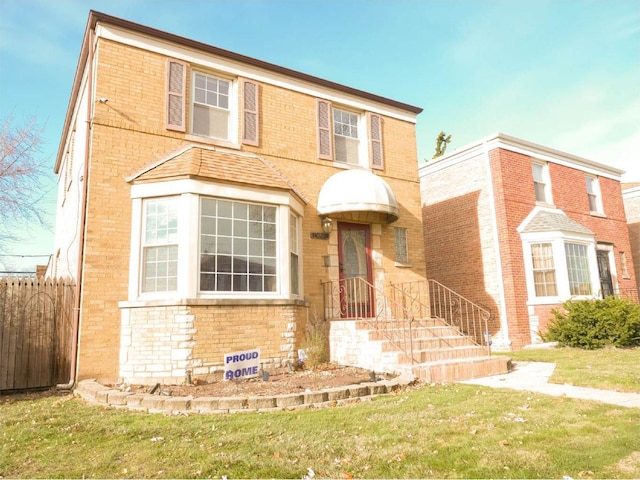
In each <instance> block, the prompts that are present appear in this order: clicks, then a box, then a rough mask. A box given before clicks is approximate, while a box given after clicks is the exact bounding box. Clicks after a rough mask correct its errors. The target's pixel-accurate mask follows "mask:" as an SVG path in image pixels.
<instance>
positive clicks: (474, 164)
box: [421, 155, 502, 342]
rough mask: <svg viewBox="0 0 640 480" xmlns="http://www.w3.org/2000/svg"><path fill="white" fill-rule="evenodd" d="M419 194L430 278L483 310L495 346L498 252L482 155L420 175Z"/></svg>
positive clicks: (498, 306)
mask: <svg viewBox="0 0 640 480" xmlns="http://www.w3.org/2000/svg"><path fill="white" fill-rule="evenodd" d="M421 191H422V193H421V195H422V198H423V202H424V203H423V207H422V215H423V224H424V227H423V228H424V245H425V247H424V248H425V257H426V265H427V272H428V275H429V278H431V279H434V280H437V281H438V282H440V283H443V284H444V285H445V286H447V287H449V288H451V289H453V290H455V291H456V292H457V293H459V294H461V295H463V296H464V297H466V298H468V299H469V300H471V301H473V302H474V303H478V304H480V305H482V306H483V307H485V308H488V309H489V310H490V311H491V312H492V318H491V324H490V326H489V328H490V331H491V333H492V335H493V336H494V340H495V341H496V342H497V340H498V339H497V338H496V336H498V337H499V336H500V335H499V330H500V320H501V313H500V312H501V307H502V296H501V291H500V272H499V270H498V268H499V263H498V253H499V252H498V251H497V248H496V245H497V243H496V237H495V232H494V225H495V222H494V220H493V213H492V205H491V191H490V188H489V177H488V173H487V170H486V162H485V160H484V156H482V155H478V156H475V157H471V158H468V159H466V160H464V161H461V162H457V163H455V164H452V165H451V166H449V167H447V168H443V169H440V170H436V171H434V172H432V173H429V174H428V175H427V176H423V177H422V179H421Z"/></svg>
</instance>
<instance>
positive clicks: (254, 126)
mask: <svg viewBox="0 0 640 480" xmlns="http://www.w3.org/2000/svg"><path fill="white" fill-rule="evenodd" d="M242 85H243V88H242V90H243V97H242V99H243V102H242V143H244V144H245V145H254V146H256V147H257V146H258V144H259V126H260V124H259V116H258V91H259V87H258V84H257V83H255V82H251V81H249V80H243V82H242Z"/></svg>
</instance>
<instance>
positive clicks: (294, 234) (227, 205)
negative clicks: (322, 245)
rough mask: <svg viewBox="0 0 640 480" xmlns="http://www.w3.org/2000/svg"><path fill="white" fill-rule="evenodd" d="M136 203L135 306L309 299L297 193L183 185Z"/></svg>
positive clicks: (152, 192)
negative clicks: (143, 303) (177, 301)
mask: <svg viewBox="0 0 640 480" xmlns="http://www.w3.org/2000/svg"><path fill="white" fill-rule="evenodd" d="M221 195H224V196H221ZM132 198H133V208H132V212H133V215H132V222H133V223H132V237H131V242H132V248H131V263H130V286H129V298H130V299H131V300H136V299H139V300H145V299H149V300H153V299H169V298H173V299H175V298H203V299H217V298H220V299H232V298H246V299H249V298H256V299H283V298H291V297H298V296H300V295H301V294H302V291H301V290H302V280H301V277H300V272H301V271H302V265H301V259H302V251H301V243H300V238H299V237H300V216H299V215H300V213H301V212H302V210H303V208H304V207H303V205H302V204H301V203H300V202H299V201H298V200H297V198H295V197H294V196H292V195H290V194H289V192H282V191H269V190H264V191H259V190H256V189H252V188H244V187H231V186H229V185H222V184H215V183H209V182H202V181H198V180H187V181H179V180H178V181H167V182H158V183H146V184H137V185H133V187H132Z"/></svg>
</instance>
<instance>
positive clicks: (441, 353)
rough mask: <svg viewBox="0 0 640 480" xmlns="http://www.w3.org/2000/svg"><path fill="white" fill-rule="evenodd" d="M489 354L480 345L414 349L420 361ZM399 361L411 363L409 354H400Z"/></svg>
mask: <svg viewBox="0 0 640 480" xmlns="http://www.w3.org/2000/svg"><path fill="white" fill-rule="evenodd" d="M486 355H487V351H486V350H485V349H484V348H483V347H481V346H479V345H465V346H463V347H451V348H434V349H431V350H416V349H415V348H414V350H413V358H414V359H415V361H417V362H419V363H427V362H440V361H448V360H459V359H465V358H476V357H483V356H486ZM398 362H399V363H411V357H410V356H409V354H408V353H407V354H405V353H401V354H400V355H398Z"/></svg>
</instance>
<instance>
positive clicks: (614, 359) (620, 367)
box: [504, 347, 640, 393]
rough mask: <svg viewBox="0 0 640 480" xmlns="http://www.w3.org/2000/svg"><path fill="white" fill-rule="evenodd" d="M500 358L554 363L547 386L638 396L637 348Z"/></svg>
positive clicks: (567, 350) (548, 350) (528, 352)
mask: <svg viewBox="0 0 640 480" xmlns="http://www.w3.org/2000/svg"><path fill="white" fill-rule="evenodd" d="M504 355H506V356H508V357H510V358H511V359H512V360H514V361H526V362H552V363H555V364H556V368H555V370H554V372H553V376H552V377H551V379H550V382H551V383H567V384H570V385H575V386H580V387H592V388H601V389H604V390H615V391H619V392H637V393H640V348H631V349H619V348H603V349H599V350H581V349H578V348H559V347H558V348H532V349H526V350H520V351H518V352H509V353H505V354H504Z"/></svg>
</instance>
